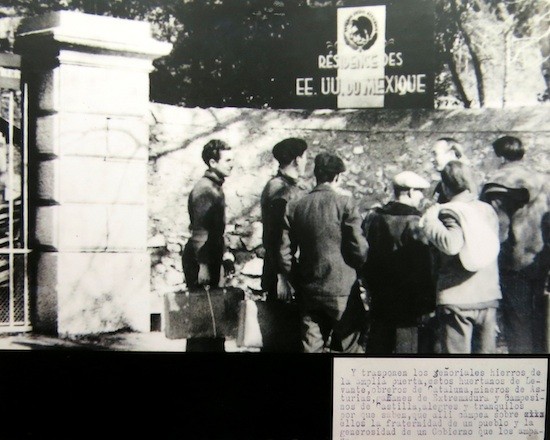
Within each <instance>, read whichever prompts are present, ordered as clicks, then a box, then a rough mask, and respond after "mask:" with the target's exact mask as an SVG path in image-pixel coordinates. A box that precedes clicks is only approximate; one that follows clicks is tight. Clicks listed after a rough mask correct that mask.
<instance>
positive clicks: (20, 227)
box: [0, 54, 31, 332]
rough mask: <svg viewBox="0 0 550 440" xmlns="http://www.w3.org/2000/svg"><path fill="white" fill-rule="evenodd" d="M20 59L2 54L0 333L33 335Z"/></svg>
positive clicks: (25, 103)
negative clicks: (29, 332) (24, 332)
mask: <svg viewBox="0 0 550 440" xmlns="http://www.w3.org/2000/svg"><path fill="white" fill-rule="evenodd" d="M20 64H21V63H20V57H19V56H17V55H13V54H0V90H1V120H2V135H1V137H0V332H20V331H29V330H30V329H31V321H30V304H29V282H28V270H27V268H28V254H29V252H30V250H29V248H28V122H27V121H28V118H27V113H28V110H27V107H28V101H27V86H26V84H22V83H21V80H20V77H21V70H20Z"/></svg>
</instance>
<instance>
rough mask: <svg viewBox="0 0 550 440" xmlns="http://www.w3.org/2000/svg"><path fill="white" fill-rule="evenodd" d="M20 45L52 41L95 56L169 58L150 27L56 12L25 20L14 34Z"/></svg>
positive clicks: (165, 46) (167, 49)
mask: <svg viewBox="0 0 550 440" xmlns="http://www.w3.org/2000/svg"><path fill="white" fill-rule="evenodd" d="M17 36H18V40H19V41H20V42H24V41H28V42H29V43H30V42H31V41H34V40H38V39H39V40H40V41H44V37H46V38H48V39H51V40H52V41H53V42H54V43H58V44H59V45H60V46H79V47H89V48H90V49H91V50H93V51H94V52H100V53H105V52H106V53H110V52H119V53H120V52H122V53H128V54H133V55H138V56H141V57H144V58H150V59H154V58H158V57H161V56H165V55H168V54H169V53H170V51H171V50H172V44H171V43H166V42H160V41H157V40H155V39H153V38H152V36H151V25H150V23H148V22H144V21H135V20H127V19H121V18H114V17H107V16H102V15H92V14H84V13H82V12H75V11H56V12H50V13H47V14H44V15H38V16H34V17H28V18H25V19H24V20H23V21H22V22H21V25H20V26H19V29H18V32H17Z"/></svg>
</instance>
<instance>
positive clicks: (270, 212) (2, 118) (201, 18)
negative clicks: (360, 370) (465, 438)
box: [0, 0, 550, 440]
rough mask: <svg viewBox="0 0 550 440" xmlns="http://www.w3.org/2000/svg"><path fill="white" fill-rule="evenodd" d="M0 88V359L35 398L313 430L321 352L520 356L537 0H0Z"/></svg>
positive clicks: (549, 280) (294, 435)
mask: <svg viewBox="0 0 550 440" xmlns="http://www.w3.org/2000/svg"><path fill="white" fill-rule="evenodd" d="M0 90H1V100H0V104H1V106H0V128H1V133H0V190H1V191H0V198H1V206H0V226H1V227H2V230H1V231H0V371H3V373H4V376H5V377H10V376H15V377H17V378H20V379H19V382H25V381H27V380H28V377H29V376H30V377H34V376H35V375H37V374H40V375H41V376H42V378H43V381H45V382H43V383H42V384H41V386H40V388H41V389H43V391H41V392H40V394H41V395H44V394H55V387H54V386H53V385H52V384H53V383H55V381H56V379H55V378H57V379H58V380H60V381H63V379H62V378H64V377H70V378H71V381H70V382H71V383H73V384H75V386H77V387H78V385H77V384H78V383H79V381H78V379H77V377H78V376H80V372H81V371H84V373H85V372H88V375H91V376H92V379H91V380H88V381H86V380H84V382H85V383H86V384H85V385H84V387H85V389H87V390H88V391H87V392H88V393H89V394H95V395H98V394H99V393H100V391H99V387H101V388H104V389H106V390H107V391H105V392H106V393H107V394H108V395H110V393H111V392H112V389H113V387H116V384H117V381H121V382H122V384H123V388H124V389H128V392H127V393H126V394H127V396H126V397H125V398H124V399H123V400H122V402H123V403H121V404H122V405H123V406H124V405H125V404H129V403H130V402H131V401H132V400H134V401H137V400H140V399H143V400H144V402H146V403H144V407H147V406H155V407H159V406H160V407H168V409H167V414H168V415H169V416H167V418H168V419H171V422H170V423H175V422H174V420H173V419H174V417H175V414H178V417H179V416H181V420H178V422H177V423H178V424H179V425H180V428H181V430H179V429H175V426H169V427H168V429H169V430H170V431H169V432H170V433H171V434H174V435H176V438H190V439H195V438H200V439H233V438H239V439H243V438H244V439H247V438H250V439H259V440H261V439H265V440H269V439H279V438H280V439H289V440H291V439H295V440H301V439H306V438H308V439H309V438H312V439H320V440H323V439H327V440H328V439H331V438H332V437H331V435H332V434H333V433H334V432H335V431H333V430H332V425H331V423H332V419H331V417H332V407H331V405H332V393H333V388H332V387H333V377H332V372H333V367H332V360H333V359H334V358H335V357H342V356H346V357H348V356H349V357H353V358H369V357H386V358H387V357H395V359H396V362H397V364H396V365H403V366H404V368H406V362H407V359H411V358H414V359H415V360H418V359H422V358H426V359H428V358H437V359H439V360H445V359H447V360H448V361H449V365H451V364H452V359H453V356H455V355H458V356H460V357H462V358H465V359H470V360H471V362H472V363H473V362H474V361H475V360H476V359H480V358H483V357H484V356H487V357H490V358H495V357H496V358H498V357H502V358H503V359H506V361H507V362H508V361H509V360H511V359H514V358H518V357H521V358H522V359H523V360H525V359H528V358H529V357H530V356H533V358H537V359H540V358H542V359H547V356H548V353H549V352H550V329H549V321H550V319H549V317H550V300H549V295H550V275H549V274H550V179H549V173H550V4H549V3H548V2H547V1H545V0H449V1H446V0H445V1H444V0H240V1H238V0H124V1H122V0H52V1H41V0H3V1H2V4H0ZM31 365H34V367H32V366H31ZM415 365H416V364H415ZM522 365H523V364H522ZM27 368H34V369H33V370H27ZM128 370H133V371H132V372H131V373H130V372H129V371H128ZM487 371H489V370H487ZM537 371H539V370H537ZM545 371H546V370H545ZM39 372H40V373H39ZM47 372H49V374H50V375H51V380H50V379H49V378H48V377H47V376H48V374H47ZM108 372H112V373H113V374H112V375H110V374H108ZM125 372H128V374H127V375H126V374H125ZM546 374H547V372H546ZM84 375H86V374H84ZM151 376H152V377H151ZM106 377H107V378H106ZM213 377H214V378H213ZM82 379H84V378H82ZM145 379H147V384H146V385H145V384H144V380H145ZM33 380H35V379H33ZM104 380H105V381H106V382H104ZM19 382H18V381H12V383H13V385H11V386H13V387H14V390H17V389H18V388H17V387H18V383H19ZM140 382H141V383H142V386H144V388H146V389H147V390H148V393H147V394H148V395H147V397H145V396H144V395H141V394H140V393H139V392H138V390H137V389H135V388H134V384H135V383H140ZM335 383H336V381H335V380H334V384H335ZM543 384H544V385H545V386H547V378H545V379H544V381H543ZM65 386H67V385H65ZM69 388H70V386H69ZM24 389H25V390H26V391H27V393H22V394H20V393H19V392H15V394H16V395H17V401H20V403H21V404H22V405H24V397H23V396H24V395H25V394H29V393H30V394H34V392H35V390H34V389H33V388H32V386H31V385H29V384H28V383H27V384H26V385H24ZM130 390H131V391H130ZM156 390H159V391H158V392H157V391H156ZM160 390H162V392H161V391H160ZM539 391H540V390H539ZM540 393H541V394H540V395H541V396H542V397H541V398H543V399H546V393H545V392H544V390H543V391H540ZM10 394H11V393H10ZM151 394H152V395H151ZM202 399H204V402H202V403H201V400H202ZM216 400H217V401H218V402H219V403H218V404H214V403H212V402H213V401H216ZM207 402H208V403H207ZM132 404H133V402H132ZM112 405H113V402H109V403H108V404H107V406H106V408H109V409H112V410H113V411H115V407H114V406H112ZM140 414H142V411H140ZM205 417H206V419H209V418H210V417H211V418H212V419H213V420H212V421H211V422H210V421H204V420H206V419H205ZM214 419H218V420H219V422H216V420H214ZM186 423H187V424H188V426H187V427H186ZM312 425H313V427H312ZM133 428H135V427H133ZM39 432H40V431H35V430H34V429H32V433H31V432H30V430H29V432H28V435H27V436H24V438H27V437H31V436H33V435H35V436H36V435H39ZM525 432H526V434H525V435H523V434H522V435H520V434H518V431H515V436H514V435H512V431H510V432H509V433H508V434H506V435H504V434H503V435H502V438H510V439H512V438H514V439H519V438H526V439H527V438H532V437H529V435H531V434H533V432H528V431H527V430H526V431H525ZM535 434H536V435H538V433H535ZM495 435H496V434H495ZM486 436H488V435H486ZM168 437H169V438H174V437H170V436H169V435H168ZM543 437H544V433H543V434H542V436H541V437H533V438H543ZM10 438H11V437H10ZM13 438H23V436H21V437H13ZM161 438H162V436H161ZM343 438H344V437H342V439H343ZM350 438H354V439H355V438H360V437H350ZM375 438H378V437H375ZM392 438H407V437H399V436H398V435H397V436H394V437H392ZM431 438H454V437H452V436H449V435H447V436H443V437H438V436H432V437H431ZM459 438H461V437H459ZM488 438H491V437H490V436H488ZM499 438H500V437H499Z"/></svg>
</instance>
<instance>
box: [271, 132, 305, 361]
mask: <svg viewBox="0 0 550 440" xmlns="http://www.w3.org/2000/svg"><path fill="white" fill-rule="evenodd" d="M306 150H307V143H306V141H304V140H303V139H298V138H287V139H284V140H282V141H280V142H278V143H277V144H276V145H275V146H274V147H273V157H274V158H275V159H276V160H277V162H278V163H279V169H278V172H277V175H276V176H275V177H273V178H271V179H270V180H269V181H268V182H267V184H266V186H265V188H264V190H263V192H262V196H261V199H260V204H261V208H262V224H263V236H262V238H263V246H264V249H265V256H264V267H263V272H262V289H263V291H264V292H267V301H268V302H269V303H270V306H271V311H272V317H273V322H270V324H271V325H270V328H269V329H266V331H263V332H262V333H263V334H262V336H263V349H264V351H294V350H296V349H297V348H299V346H297V344H296V343H295V341H296V338H292V337H289V335H287V334H286V333H288V332H287V331H286V330H288V329H289V328H293V329H296V327H297V325H292V324H291V323H289V322H283V321H287V320H288V319H291V317H292V314H291V313H289V310H287V309H289V308H290V307H287V305H286V304H284V302H287V301H289V300H290V299H291V297H292V288H291V286H290V284H289V281H288V280H287V278H286V277H285V276H284V274H283V270H282V268H281V266H280V264H279V258H278V253H279V248H280V246H281V237H282V229H283V218H284V215H285V209H286V206H287V204H288V202H289V201H291V200H294V199H296V198H298V197H300V196H301V195H303V194H304V190H303V188H302V187H301V185H300V184H299V178H300V177H301V176H303V174H304V172H305V166H306V161H307V151H306ZM289 339H292V341H291V340H289Z"/></svg>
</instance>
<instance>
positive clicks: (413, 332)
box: [363, 171, 435, 354]
mask: <svg viewBox="0 0 550 440" xmlns="http://www.w3.org/2000/svg"><path fill="white" fill-rule="evenodd" d="M429 187H430V184H429V182H428V181H426V180H425V179H424V178H422V177H421V176H419V175H418V174H416V173H413V172H411V171H404V172H402V173H399V174H397V175H396V176H395V177H394V179H393V190H394V194H395V200H394V201H391V202H389V203H387V204H386V205H385V206H383V207H380V208H376V209H375V211H374V212H373V214H372V216H371V218H370V220H369V222H368V228H366V224H365V223H364V224H363V231H364V234H365V236H366V237H367V241H368V244H369V252H368V257H367V263H366V264H365V267H364V274H363V275H364V278H365V280H366V282H367V287H368V290H369V292H370V293H371V317H372V323H371V326H370V332H369V338H368V343H367V351H368V352H370V353H378V354H392V353H416V352H417V351H418V324H419V323H420V319H421V317H422V315H424V314H427V313H430V312H432V311H434V310H435V283H434V280H433V277H432V271H431V257H430V249H429V246H428V242H427V240H425V239H424V238H423V234H422V231H421V230H420V228H419V226H418V223H419V221H420V217H421V213H420V211H419V210H418V208H419V206H420V202H421V200H422V199H423V197H424V194H423V190H425V189H427V188H429Z"/></svg>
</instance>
